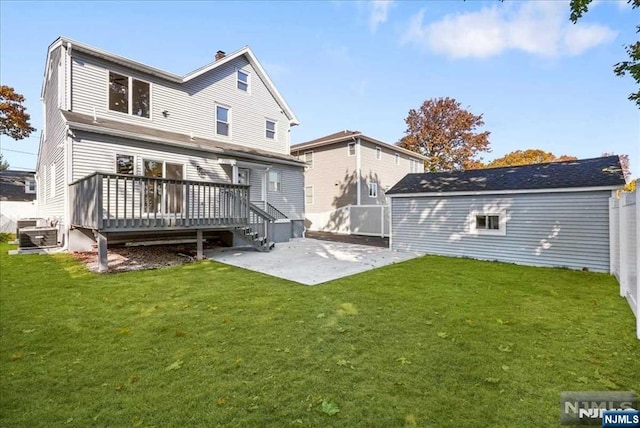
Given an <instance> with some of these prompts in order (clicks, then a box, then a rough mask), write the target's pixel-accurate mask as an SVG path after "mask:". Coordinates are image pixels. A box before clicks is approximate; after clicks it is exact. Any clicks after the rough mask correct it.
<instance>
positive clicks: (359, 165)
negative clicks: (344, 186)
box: [356, 137, 362, 206]
mask: <svg viewBox="0 0 640 428" xmlns="http://www.w3.org/2000/svg"><path fill="white" fill-rule="evenodd" d="M361 147H362V146H361V144H360V137H358V139H357V140H356V179H357V180H356V205H358V206H360V205H362V195H361V193H362V157H361V156H360V154H361V153H360V150H361Z"/></svg>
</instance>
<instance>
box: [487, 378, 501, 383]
mask: <svg viewBox="0 0 640 428" xmlns="http://www.w3.org/2000/svg"><path fill="white" fill-rule="evenodd" d="M484 381H485V382H487V383H499V382H500V378H498V377H487V378H485V379H484Z"/></svg>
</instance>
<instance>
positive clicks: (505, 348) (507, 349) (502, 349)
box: [498, 345, 511, 352]
mask: <svg viewBox="0 0 640 428" xmlns="http://www.w3.org/2000/svg"><path fill="white" fill-rule="evenodd" d="M498 349H499V350H500V352H511V346H509V345H500V346H498Z"/></svg>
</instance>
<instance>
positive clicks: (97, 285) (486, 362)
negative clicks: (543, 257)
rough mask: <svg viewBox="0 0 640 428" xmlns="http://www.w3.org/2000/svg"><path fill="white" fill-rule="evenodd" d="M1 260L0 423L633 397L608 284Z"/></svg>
mask: <svg viewBox="0 0 640 428" xmlns="http://www.w3.org/2000/svg"><path fill="white" fill-rule="evenodd" d="M8 248H9V246H7V245H2V246H0V250H1V253H2V254H1V255H0V275H1V281H0V328H1V330H0V340H1V342H0V376H1V378H0V388H1V390H0V392H1V395H0V426H7V427H9V426H10V427H19V426H29V427H31V426H157V427H161V426H162V427H164V426H198V425H200V426H242V427H249V426H291V425H292V426H297V425H301V426H317V427H325V426H336V427H344V426H380V427H388V426H405V425H407V426H413V425H417V426H437V427H443V426H444V427H446V426H450V427H482V426H504V427H515V426H518V427H527V426H531V427H542V426H556V425H558V422H559V397H560V392H561V391H565V390H577V391H583V390H633V389H635V390H638V389H640V384H639V383H640V381H639V378H638V374H639V373H640V341H638V340H637V339H636V338H635V332H634V326H635V321H634V318H633V315H632V313H631V310H630V309H629V307H628V306H627V304H626V302H625V301H624V299H622V298H621V297H619V296H618V286H617V283H616V282H615V280H614V279H613V278H612V277H610V276H608V275H604V274H595V273H588V272H579V271H570V270H563V269H544V268H529V267H522V266H515V265H509V264H500V263H491V262H479V261H473V260H466V259H452V258H444V257H424V258H420V259H416V260H413V261H409V262H405V263H401V264H396V265H393V266H389V267H386V268H382V269H376V270H374V271H370V272H367V273H363V274H359V275H356V276H352V277H348V278H344V279H342V280H338V281H333V282H331V283H327V284H324V285H320V286H316V287H304V286H300V285H298V284H295V283H292V282H288V281H284V280H281V279H277V278H273V277H269V276H265V275H262V274H258V273H253V272H249V271H245V270H242V269H237V268H233V267H229V266H225V265H222V264H218V263H213V262H200V263H195V264H190V265H185V266H181V267H176V268H167V269H162V270H154V271H146V272H131V273H122V274H106V275H97V274H92V273H89V272H87V271H86V270H85V269H84V267H83V266H81V265H79V264H78V263H77V262H76V261H75V260H74V259H73V258H72V257H70V256H68V255H54V256H37V255H36V256H19V257H17V256H7V255H6V252H7V249H8Z"/></svg>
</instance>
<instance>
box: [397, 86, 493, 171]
mask: <svg viewBox="0 0 640 428" xmlns="http://www.w3.org/2000/svg"><path fill="white" fill-rule="evenodd" d="M405 122H406V124H407V130H406V131H405V134H406V135H405V136H404V137H403V138H402V139H401V140H400V143H399V146H400V147H403V148H405V149H408V150H411V151H414V152H416V153H420V154H421V155H424V156H426V157H427V160H426V161H425V170H426V171H429V172H437V171H451V170H463V169H469V168H470V167H473V166H474V165H475V164H476V163H477V162H478V160H476V159H475V157H476V155H478V154H479V153H481V152H489V151H490V149H489V134H490V132H488V131H485V132H477V131H476V129H477V128H479V127H481V126H483V125H484V121H483V120H482V115H478V116H477V115H474V114H473V113H471V112H469V111H467V110H465V109H463V108H462V107H461V106H460V103H459V102H457V101H456V100H455V99H453V98H448V97H446V98H434V99H430V100H427V101H425V102H423V103H422V105H421V106H420V108H419V109H418V110H414V109H411V110H409V115H408V116H407V118H406V119H405Z"/></svg>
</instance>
